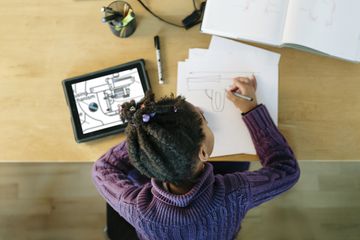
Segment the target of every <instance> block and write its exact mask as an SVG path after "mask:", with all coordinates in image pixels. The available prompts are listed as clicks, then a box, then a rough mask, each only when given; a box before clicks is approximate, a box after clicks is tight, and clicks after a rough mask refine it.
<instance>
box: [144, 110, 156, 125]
mask: <svg viewBox="0 0 360 240" xmlns="http://www.w3.org/2000/svg"><path fill="white" fill-rule="evenodd" d="M155 114H156V113H155V112H153V113H149V114H146V113H145V114H143V115H142V120H143V122H145V123H147V122H149V121H150V119H151V118H153V117H154V116H155Z"/></svg>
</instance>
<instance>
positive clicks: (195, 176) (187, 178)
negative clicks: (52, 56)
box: [93, 77, 300, 240]
mask: <svg viewBox="0 0 360 240" xmlns="http://www.w3.org/2000/svg"><path fill="white" fill-rule="evenodd" d="M255 89H256V79H255V77H251V78H242V77H239V78H236V79H234V82H233V85H232V86H231V87H230V89H228V90H227V98H228V99H229V100H230V101H231V102H233V104H235V106H236V107H238V108H239V109H240V111H241V112H242V114H243V120H244V122H245V124H246V126H247V127H248V129H249V131H250V134H251V137H252V139H253V142H254V145H255V148H256V151H257V154H258V156H259V158H260V162H261V164H262V166H263V167H262V168H261V169H259V170H257V171H253V172H250V171H246V172H233V173H230V174H225V175H220V174H217V175H215V174H214V170H213V165H212V164H210V163H208V162H207V161H208V159H209V157H210V155H211V152H212V150H213V146H214V136H213V134H212V132H211V130H210V129H209V127H208V126H207V121H206V119H205V118H204V116H203V113H202V112H201V110H200V109H199V108H197V107H195V106H193V105H192V104H190V103H188V102H186V101H185V99H184V98H182V97H166V98H163V99H161V100H160V101H158V102H156V101H154V96H153V95H147V96H146V97H145V99H144V100H143V101H141V102H140V103H139V104H135V102H130V103H126V104H123V106H122V109H121V116H122V118H123V119H126V120H128V122H129V123H128V126H127V128H126V134H127V139H126V141H125V142H123V143H120V144H119V145H117V146H115V147H113V148H112V149H110V150H109V151H108V152H107V153H106V154H105V155H103V156H102V157H101V158H100V159H99V160H98V161H97V162H96V163H95V164H94V168H93V180H94V183H95V185H96V187H97V189H98V190H99V192H100V194H101V195H102V196H103V197H104V198H105V199H106V201H107V202H108V204H110V205H111V206H112V208H113V209H115V210H116V211H117V212H118V213H119V214H120V215H121V216H122V217H123V218H124V219H126V221H127V222H129V223H130V224H131V225H132V226H133V227H134V228H135V230H136V233H137V236H138V238H139V239H149V240H156V239H161V240H163V239H221V240H226V239H234V238H235V237H236V235H237V234H238V232H239V230H240V224H241V221H242V219H243V218H244V216H245V214H246V212H247V211H248V210H250V209H251V208H253V207H256V206H258V205H259V204H261V203H263V202H266V201H268V200H270V199H272V198H273V197H275V196H276V195H278V194H280V193H282V192H284V191H286V190H288V189H289V188H290V187H291V186H293V185H294V184H295V183H296V182H297V180H298V178H299V175H300V171H299V167H298V164H297V161H296V159H295V156H294V154H293V152H292V150H291V149H290V147H289V145H288V144H287V142H286V140H285V139H284V137H283V136H282V135H281V133H280V132H279V131H278V129H277V128H276V126H275V125H274V123H273V122H272V120H271V118H270V115H269V113H268V111H267V110H266V107H265V106H264V105H261V104H260V105H257V102H256V96H255ZM234 92H239V93H241V94H243V95H246V96H249V97H252V98H253V101H246V100H243V99H241V98H239V97H236V96H234V94H233V93H234ZM217 141H224V144H226V139H217ZM137 171H139V172H140V173H142V174H143V175H145V176H146V177H142V176H141V175H139V174H137ZM234 171H236V169H234Z"/></svg>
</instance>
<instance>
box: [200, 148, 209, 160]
mask: <svg viewBox="0 0 360 240" xmlns="http://www.w3.org/2000/svg"><path fill="white" fill-rule="evenodd" d="M207 152H208V151H207V148H206V146H205V144H201V146H200V149H199V159H200V161H202V162H207V161H208V160H209V154H208V153H207Z"/></svg>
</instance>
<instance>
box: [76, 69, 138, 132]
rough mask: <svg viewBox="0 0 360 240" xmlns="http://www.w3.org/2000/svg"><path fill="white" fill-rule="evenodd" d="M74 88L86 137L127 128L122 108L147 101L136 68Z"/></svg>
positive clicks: (92, 80) (85, 82) (80, 83)
mask: <svg viewBox="0 0 360 240" xmlns="http://www.w3.org/2000/svg"><path fill="white" fill-rule="evenodd" d="M71 88H72V91H73V94H74V99H75V102H76V108H77V111H78V114H79V115H78V117H79V120H80V124H81V128H82V133H83V134H87V133H92V132H94V131H98V130H102V129H105V128H109V127H112V126H116V125H121V124H123V122H122V121H121V119H120V115H119V105H121V104H122V103H124V102H128V101H130V100H132V99H134V100H135V101H136V102H138V101H139V100H141V99H142V98H143V97H144V90H143V87H142V84H141V80H140V76H139V72H138V68H136V67H135V68H132V69H129V70H125V71H120V72H115V73H111V74H108V75H105V76H101V77H98V78H94V79H90V80H87V81H83V82H78V83H73V84H72V85H71Z"/></svg>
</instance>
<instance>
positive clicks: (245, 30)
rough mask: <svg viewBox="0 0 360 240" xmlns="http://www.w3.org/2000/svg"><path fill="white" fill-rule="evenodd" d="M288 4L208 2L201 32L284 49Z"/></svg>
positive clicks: (273, 1)
mask: <svg viewBox="0 0 360 240" xmlns="http://www.w3.org/2000/svg"><path fill="white" fill-rule="evenodd" d="M287 5H288V0H207V2H206V8H205V13H204V17H203V21H202V25H201V31H203V32H205V33H210V34H214V35H219V36H225V37H231V38H235V39H248V40H253V41H258V42H264V43H268V44H272V45H281V40H282V35H283V30H284V24H285V18H286V12H287Z"/></svg>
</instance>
